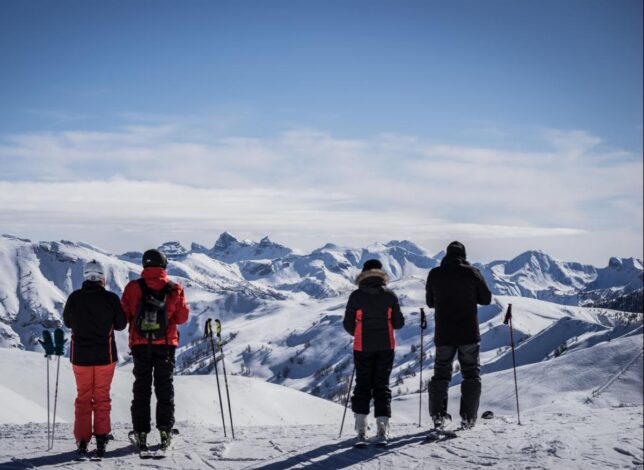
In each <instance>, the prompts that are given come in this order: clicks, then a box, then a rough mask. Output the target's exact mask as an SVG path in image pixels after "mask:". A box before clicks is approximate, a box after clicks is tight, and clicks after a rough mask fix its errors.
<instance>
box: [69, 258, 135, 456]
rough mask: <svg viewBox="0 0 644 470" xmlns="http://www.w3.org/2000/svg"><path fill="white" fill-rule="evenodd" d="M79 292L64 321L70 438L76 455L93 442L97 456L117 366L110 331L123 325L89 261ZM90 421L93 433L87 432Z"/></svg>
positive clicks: (98, 269) (117, 305) (98, 268)
mask: <svg viewBox="0 0 644 470" xmlns="http://www.w3.org/2000/svg"><path fill="white" fill-rule="evenodd" d="M83 278H84V282H83V286H82V288H81V289H79V290H76V291H74V292H72V293H71V294H70V296H69V298H68V299H67V303H66V304H65V310H64V312H63V321H64V322H65V326H66V327H68V328H71V330H72V342H71V347H70V354H69V357H70V360H71V362H72V368H73V370H74V376H75V378H76V389H77V395H76V402H75V414H74V437H75V438H76V443H77V445H78V452H79V454H84V453H86V452H87V444H88V443H89V441H90V440H91V438H92V434H93V435H94V436H96V446H97V452H99V453H102V452H104V450H105V445H106V444H107V439H108V434H109V433H110V430H111V427H110V410H111V400H110V387H111V384H112V378H113V376H114V369H115V367H116V362H117V360H118V356H117V351H116V342H115V341H114V330H123V329H125V327H126V325H127V323H126V321H125V315H124V313H123V310H122V309H121V301H120V299H119V296H118V295H116V294H115V293H113V292H110V291H107V290H105V282H106V276H105V269H104V267H103V266H102V265H101V264H100V263H98V262H97V261H94V260H93V261H90V262H89V263H87V264H86V265H85V267H84V269H83ZM92 415H93V418H94V419H93V422H94V425H93V429H92Z"/></svg>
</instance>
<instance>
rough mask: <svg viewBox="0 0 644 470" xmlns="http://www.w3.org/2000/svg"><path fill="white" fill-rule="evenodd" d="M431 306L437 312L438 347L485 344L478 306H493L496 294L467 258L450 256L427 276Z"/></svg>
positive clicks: (435, 337) (435, 316) (427, 292)
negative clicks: (493, 296)
mask: <svg viewBox="0 0 644 470" xmlns="http://www.w3.org/2000/svg"><path fill="white" fill-rule="evenodd" d="M425 294H426V300H427V306H428V307H430V308H434V309H435V315H434V318H435V321H436V329H435V332H434V344H435V345H436V346H461V345H464V344H473V343H478V342H479V341H481V334H480V332H479V322H478V314H477V304H480V305H489V304H490V302H491V301H492V294H491V292H490V289H489V288H488V286H487V284H486V283H485V279H483V275H482V274H481V272H480V271H479V270H478V269H476V268H475V267H473V266H471V265H470V264H469V263H468V262H467V261H465V258H464V257H456V256H451V255H447V256H445V257H444V258H443V260H442V261H441V264H440V266H438V267H436V268H434V269H432V270H431V271H430V272H429V275H428V276H427V285H426V287H425Z"/></svg>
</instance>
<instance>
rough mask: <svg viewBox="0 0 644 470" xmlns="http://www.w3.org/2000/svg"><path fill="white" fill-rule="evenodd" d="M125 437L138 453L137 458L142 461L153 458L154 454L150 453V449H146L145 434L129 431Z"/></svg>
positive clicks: (146, 435)
mask: <svg viewBox="0 0 644 470" xmlns="http://www.w3.org/2000/svg"><path fill="white" fill-rule="evenodd" d="M127 437H128V438H129V439H130V442H131V443H132V445H133V446H134V447H135V448H136V450H137V451H138V453H139V457H141V458H142V459H147V458H151V457H153V456H154V452H152V451H150V449H149V448H148V433H147V432H136V431H130V432H129V433H128V435H127Z"/></svg>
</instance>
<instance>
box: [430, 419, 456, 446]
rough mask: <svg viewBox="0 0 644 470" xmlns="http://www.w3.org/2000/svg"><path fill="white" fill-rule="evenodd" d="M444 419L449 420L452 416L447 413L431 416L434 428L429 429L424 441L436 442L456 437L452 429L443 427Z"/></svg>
mask: <svg viewBox="0 0 644 470" xmlns="http://www.w3.org/2000/svg"><path fill="white" fill-rule="evenodd" d="M446 420H449V421H451V420H452V417H451V416H450V415H449V414H447V413H446V414H443V415H435V416H432V421H433V423H434V428H433V429H430V430H429V432H428V433H427V437H426V438H425V442H436V441H443V440H446V439H453V438H454V437H456V434H455V433H454V432H452V431H447V430H446V429H445V425H446Z"/></svg>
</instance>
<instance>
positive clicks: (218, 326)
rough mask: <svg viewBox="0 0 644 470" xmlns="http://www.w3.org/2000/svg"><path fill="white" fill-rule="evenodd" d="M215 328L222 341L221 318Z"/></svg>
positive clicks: (216, 321)
mask: <svg viewBox="0 0 644 470" xmlns="http://www.w3.org/2000/svg"><path fill="white" fill-rule="evenodd" d="M215 328H216V333H217V337H218V338H219V339H221V322H220V321H219V318H218V319H216V320H215Z"/></svg>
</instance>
